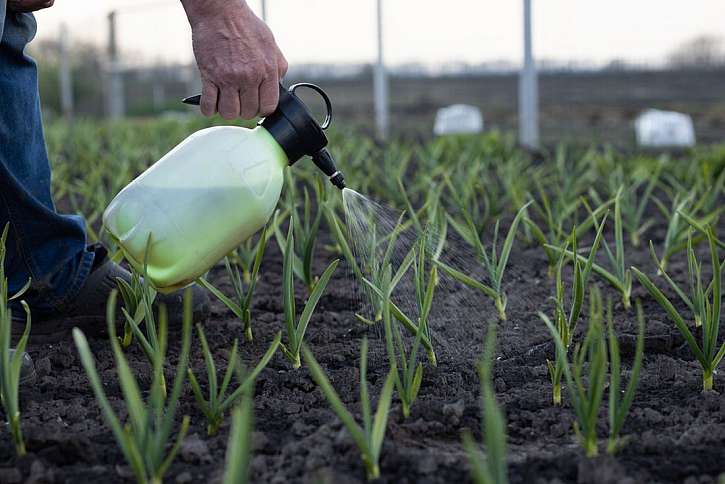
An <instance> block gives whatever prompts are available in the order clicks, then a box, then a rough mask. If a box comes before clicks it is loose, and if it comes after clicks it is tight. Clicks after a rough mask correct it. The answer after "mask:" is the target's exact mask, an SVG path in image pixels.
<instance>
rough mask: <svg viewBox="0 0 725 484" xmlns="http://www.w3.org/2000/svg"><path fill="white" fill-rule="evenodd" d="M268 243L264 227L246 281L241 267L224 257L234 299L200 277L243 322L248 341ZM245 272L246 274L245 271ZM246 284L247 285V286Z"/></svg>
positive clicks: (251, 338)
mask: <svg viewBox="0 0 725 484" xmlns="http://www.w3.org/2000/svg"><path fill="white" fill-rule="evenodd" d="M266 245H267V228H266V227H265V228H264V229H262V233H261V234H260V236H259V241H258V242H257V252H256V254H255V257H254V263H253V265H252V270H251V272H250V273H249V279H248V280H246V281H245V279H246V276H243V275H240V273H239V269H238V268H237V266H236V265H232V264H230V262H229V257H227V258H225V259H224V266H225V267H226V270H227V276H229V280H231V281H232V287H233V288H234V296H233V299H232V298H229V297H227V296H226V295H225V294H224V293H223V292H221V291H220V290H219V289H217V288H216V287H214V285H213V284H212V283H211V282H209V281H207V280H206V279H204V278H203V277H202V278H200V279H199V284H201V285H202V286H204V287H205V288H206V289H208V290H209V292H211V293H212V294H214V296H216V298H217V299H219V300H220V301H221V302H223V303H224V305H225V306H226V307H227V308H229V310H230V311H232V312H233V313H234V314H235V315H236V316H237V317H238V318H239V320H240V321H241V322H242V324H243V329H244V337H245V338H246V340H247V341H252V340H253V339H254V336H253V335H252V297H253V296H254V289H255V288H256V286H257V276H258V274H259V267H260V266H261V265H262V257H264V248H265V247H266ZM243 274H246V272H244V273H243ZM245 286H246V287H245Z"/></svg>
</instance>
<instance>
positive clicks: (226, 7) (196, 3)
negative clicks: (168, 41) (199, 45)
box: [181, 0, 250, 29]
mask: <svg viewBox="0 0 725 484" xmlns="http://www.w3.org/2000/svg"><path fill="white" fill-rule="evenodd" d="M181 4H182V6H183V7H184V10H185V11H186V18H187V19H188V20H189V25H191V28H192V29H194V28H195V27H196V26H198V25H199V24H203V23H207V22H208V21H209V20H214V19H223V18H225V17H230V16H231V17H240V16H243V15H246V14H247V13H248V11H249V10H250V9H249V6H248V5H247V2H246V1H245V0H232V1H230V0H181Z"/></svg>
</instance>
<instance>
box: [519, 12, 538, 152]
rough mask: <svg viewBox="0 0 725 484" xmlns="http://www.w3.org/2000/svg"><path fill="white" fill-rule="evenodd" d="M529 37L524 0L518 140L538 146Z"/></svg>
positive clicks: (534, 72)
mask: <svg viewBox="0 0 725 484" xmlns="http://www.w3.org/2000/svg"><path fill="white" fill-rule="evenodd" d="M536 76H537V75H536V65H535V63H534V55H533V51H532V39H531V0H524V65H523V66H522V68H521V73H520V76H519V142H520V143H521V144H522V145H524V146H527V147H529V148H538V147H539V111H538V109H539V92H538V91H539V88H538V83H537V77H536Z"/></svg>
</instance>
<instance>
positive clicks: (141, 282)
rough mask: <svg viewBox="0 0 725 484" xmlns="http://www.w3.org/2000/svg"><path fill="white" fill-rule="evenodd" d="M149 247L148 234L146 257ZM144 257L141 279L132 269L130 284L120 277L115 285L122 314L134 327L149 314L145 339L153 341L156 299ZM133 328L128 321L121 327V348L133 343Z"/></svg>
mask: <svg viewBox="0 0 725 484" xmlns="http://www.w3.org/2000/svg"><path fill="white" fill-rule="evenodd" d="M150 245H151V234H149V237H148V240H147V241H146V252H145V254H146V256H147V255H148V254H149V252H150V251H149V246H150ZM146 256H145V257H144V262H143V267H144V273H143V277H142V276H141V275H140V274H139V273H138V272H136V271H135V270H133V269H132V270H131V282H130V283H129V282H127V281H126V280H124V279H122V278H120V277H117V278H116V284H117V285H118V292H120V293H121V299H122V300H123V308H124V311H123V313H124V315H126V314H128V316H130V317H131V319H133V321H134V323H135V326H137V327H140V326H141V323H142V322H143V321H144V319H145V318H146V315H147V314H150V316H149V317H150V323H148V324H149V326H148V327H147V333H148V337H147V339H149V340H154V339H155V338H154V337H153V336H152V333H155V332H156V329H155V326H156V324H155V321H154V319H153V311H152V309H151V308H152V306H153V302H154V299H156V290H155V289H154V288H153V287H152V286H151V284H150V283H149V278H148V277H146V274H147V268H148V260H147V258H146ZM133 327H134V325H132V324H131V323H130V322H129V321H126V322H125V323H124V325H123V338H122V339H121V346H122V347H124V348H128V347H129V346H131V343H132V342H133Z"/></svg>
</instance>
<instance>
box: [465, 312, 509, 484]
mask: <svg viewBox="0 0 725 484" xmlns="http://www.w3.org/2000/svg"><path fill="white" fill-rule="evenodd" d="M495 349H496V325H495V324H494V323H489V328H488V334H487V336H486V345H485V347H484V351H483V355H482V357H481V361H480V363H479V365H478V374H479V379H480V382H481V404H482V407H483V409H482V415H483V419H482V420H481V424H482V425H481V434H482V435H483V436H484V437H483V441H484V443H485V453H484V452H481V450H480V449H479V447H478V445H477V444H476V442H475V441H474V440H473V436H472V435H471V433H470V432H468V431H466V432H465V433H464V434H463V447H464V448H465V449H466V453H467V454H468V462H469V464H470V466H471V477H472V478H473V481H474V482H475V483H476V484H507V483H508V467H507V465H506V419H505V417H504V415H503V412H502V411H501V408H500V407H499V405H498V402H497V401H496V393H495V392H494V389H493V371H492V367H493V362H494V352H495Z"/></svg>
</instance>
